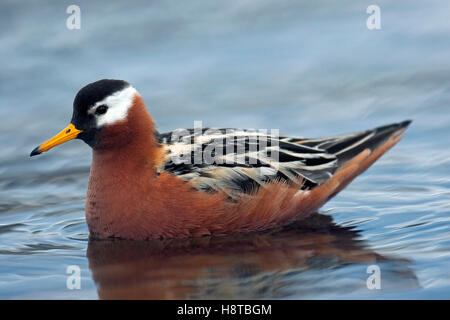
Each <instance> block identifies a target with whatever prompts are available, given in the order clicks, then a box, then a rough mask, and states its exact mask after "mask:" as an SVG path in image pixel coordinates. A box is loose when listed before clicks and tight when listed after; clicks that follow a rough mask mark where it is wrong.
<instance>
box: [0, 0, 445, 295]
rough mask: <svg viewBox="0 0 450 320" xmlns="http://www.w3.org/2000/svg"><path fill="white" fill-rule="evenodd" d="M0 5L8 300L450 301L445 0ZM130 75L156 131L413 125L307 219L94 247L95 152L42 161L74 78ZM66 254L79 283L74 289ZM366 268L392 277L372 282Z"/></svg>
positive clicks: (0, 286)
mask: <svg viewBox="0 0 450 320" xmlns="http://www.w3.org/2000/svg"><path fill="white" fill-rule="evenodd" d="M69 4H71V3H66V2H61V1H39V2H34V1H29V2H26V1H25V2H20V3H19V2H17V1H12V0H9V1H6V0H5V1H2V2H1V3H0V30H2V31H1V33H0V61H1V72H0V145H1V150H2V151H1V153H0V298H3V299H17V298H25V299H36V298H39V299H42V298H44V299H61V298H62V299H66V298H67V299H73V298H75V299H80V298H82V299H98V298H234V299H243V298H288V299H303V298H308V299H328V298H330V299H340V298H376V299H411V298H423V299H449V298H450V276H449V273H448V270H449V267H450V215H449V213H450V148H449V142H450V139H449V138H450V36H449V35H450V22H449V21H450V20H449V19H448V12H449V11H450V4H449V3H448V2H445V1H426V2H424V1H394V2H393V1H376V4H377V5H379V6H380V8H381V30H373V31H369V30H368V29H367V28H366V19H367V17H368V15H367V13H366V8H367V6H369V5H371V4H374V3H373V2H372V1H331V0H330V1H314V2H311V1H305V2H301V1H276V2H274V1H238V0H230V1H209V0H204V1H197V0H196V1H189V2H180V1H164V2H162V1H161V2H152V3H151V4H148V3H147V2H146V1H127V2H126V3H125V2H122V3H119V2H117V3H111V2H110V1H95V3H94V2H93V1H76V3H75V4H77V5H79V6H80V8H81V17H82V22H81V29H80V30H68V29H67V28H66V18H67V17H68V15H67V14H66V7H67V6H68V5H69ZM101 78H119V79H124V80H127V81H129V82H130V83H132V84H133V86H134V87H136V88H137V89H138V90H139V91H140V93H141V94H142V96H143V97H144V99H145V101H146V103H147V107H148V109H149V111H150V113H151V114H152V116H153V117H154V119H155V121H156V124H157V126H158V129H159V131H161V132H164V131H169V130H172V129H175V128H186V127H192V126H193V122H194V120H202V121H203V123H204V124H205V126H210V127H238V128H267V129H272V128H276V129H280V132H281V133H282V134H286V135H296V136H299V135H300V136H307V137H319V136H329V135H333V134H340V133H347V132H352V131H357V130H363V129H368V128H372V127H375V126H378V125H383V124H388V123H391V122H397V121H401V120H404V119H413V120H414V122H413V123H412V125H411V126H410V128H409V129H408V131H407V133H406V135H405V137H404V139H403V140H402V141H401V142H400V143H399V144H398V145H397V146H395V147H394V148H393V149H392V150H390V151H389V152H388V153H387V154H386V155H385V156H383V157H382V158H381V159H380V160H379V161H377V163H376V164H375V165H374V166H373V167H371V168H370V169H369V170H368V171H366V172H365V173H364V174H363V175H361V176H360V177H359V178H357V179H356V180H355V181H354V182H353V183H352V184H351V185H350V186H349V187H347V188H346V189H345V190H344V191H343V192H341V193H340V194H339V195H338V196H337V197H335V198H334V199H333V200H332V201H330V202H329V203H327V204H326V205H325V206H324V207H323V208H322V209H321V210H320V211H319V214H317V215H315V216H313V217H312V219H310V221H308V222H307V223H305V224H303V225H296V226H291V227H290V228H288V229H283V230H273V231H270V232H266V233H262V234H250V235H243V236H241V237H233V238H201V239H194V240H187V241H170V240H169V241H152V242H149V243H140V242H137V243H136V242H128V241H100V242H99V241H88V229H87V226H86V224H85V218H84V199H85V192H86V187H87V181H88V175H89V166H90V157H91V153H90V150H89V148H88V147H87V146H86V145H84V144H83V143H82V142H80V141H75V142H71V143H69V144H66V145H63V146H61V147H58V148H57V149H54V150H52V151H51V152H49V153H47V154H45V155H42V156H40V157H37V158H33V159H30V158H29V157H28V155H29V153H30V151H31V150H32V149H33V148H34V147H35V146H36V145H38V144H39V143H41V142H42V141H43V140H45V139H47V138H49V137H51V136H52V135H53V134H55V133H57V132H59V130H61V129H62V128H64V127H65V126H66V125H67V123H68V122H69V120H70V117H71V104H72V101H73V97H74V95H75V94H76V92H77V91H78V89H79V88H81V87H82V86H84V85H85V84H87V83H89V82H92V81H95V80H98V79H101ZM69 265H76V266H79V268H80V272H81V273H80V274H81V289H79V290H69V289H68V288H67V286H66V280H67V277H68V276H69V275H68V274H67V273H66V270H67V267H68V266H69ZM370 265H377V266H379V268H380V271H381V289H380V290H369V289H368V288H367V286H366V279H367V278H368V277H369V276H370V274H368V273H367V272H366V270H367V267H368V266H370Z"/></svg>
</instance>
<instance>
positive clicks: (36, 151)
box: [30, 147, 42, 157]
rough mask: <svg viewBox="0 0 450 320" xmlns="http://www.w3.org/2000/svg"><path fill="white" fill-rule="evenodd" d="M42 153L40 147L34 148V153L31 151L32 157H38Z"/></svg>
mask: <svg viewBox="0 0 450 320" xmlns="http://www.w3.org/2000/svg"><path fill="white" fill-rule="evenodd" d="M41 153H42V152H41V151H40V150H39V147H36V148H34V150H33V151H31V153H30V157H33V156H37V155H38V154H41Z"/></svg>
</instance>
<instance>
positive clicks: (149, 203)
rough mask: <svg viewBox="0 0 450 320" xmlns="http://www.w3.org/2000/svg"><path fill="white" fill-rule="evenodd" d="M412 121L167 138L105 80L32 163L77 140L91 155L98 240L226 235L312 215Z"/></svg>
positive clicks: (133, 93)
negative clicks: (350, 128) (299, 132)
mask: <svg viewBox="0 0 450 320" xmlns="http://www.w3.org/2000/svg"><path fill="white" fill-rule="evenodd" d="M410 122H411V121H409V120H408V121H404V122H401V123H396V124H391V125H387V126H382V127H378V128H375V129H372V130H366V131H362V132H357V133H352V134H345V135H339V136H334V137H326V138H319V139H309V138H300V137H289V136H279V135H276V134H272V133H264V132H263V133H261V132H255V131H252V130H239V129H207V128H201V129H196V128H194V129H185V130H183V129H180V130H175V131H173V132H169V133H163V134H161V133H159V132H158V131H157V130H156V128H155V124H154V122H153V119H152V118H151V116H150V114H149V113H148V111H147V108H146V106H145V104H144V101H143V99H142V97H141V95H140V94H139V93H138V92H137V90H136V89H135V88H133V87H132V86H131V85H130V84H129V83H127V82H125V81H123V80H112V79H103V80H99V81H96V82H93V83H90V84H88V85H86V86H85V87H83V88H82V89H81V90H80V91H79V92H78V93H77V95H76V96H75V99H74V102H73V115H72V120H71V122H70V124H69V125H68V126H67V128H65V129H64V130H62V131H61V132H60V133H58V134H57V135H56V136H54V137H53V138H51V139H50V140H48V141H46V142H44V143H42V144H41V145H39V146H38V147H36V148H35V149H34V150H33V151H32V152H31V154H30V156H34V155H38V154H40V153H43V152H45V151H48V150H50V149H51V148H53V147H55V146H57V145H60V144H62V143H64V142H67V141H69V140H72V139H81V140H83V141H84V142H86V143H87V144H88V145H89V146H90V147H91V148H92V150H93V153H92V154H93V156H92V166H91V170H90V177H89V184H88V190H87V197H86V222H87V225H88V228H89V231H90V237H91V238H94V239H95V238H98V239H104V238H123V239H135V240H146V239H153V238H187V237H199V236H205V235H213V236H222V235H230V234H236V233H243V232H252V231H260V230H265V229H269V228H273V227H277V226H282V225H286V224H289V223H291V222H293V221H298V220H302V219H304V218H306V217H308V216H309V215H310V214H311V213H314V212H315V211H316V210H317V209H319V208H320V207H321V206H322V205H323V204H324V203H325V202H327V201H328V200H329V199H330V198H332V197H333V196H334V195H336V194H337V193H338V192H339V191H341V190H342V189H343V188H344V187H345V186H346V185H348V184H349V183H350V182H351V181H352V180H353V179H354V178H355V177H356V176H358V175H359V174H361V173H362V172H363V171H364V170H366V169H367V168H368V167H369V166H370V165H371V164H372V163H373V162H374V161H375V160H377V159H378V158H379V157H380V156H381V155H382V154H384V153H385V152H386V151H387V150H389V149H390V148H391V147H392V146H394V145H395V144H396V143H397V142H398V141H399V140H400V139H401V137H402V133H403V132H404V130H405V129H406V127H407V126H408V125H409V123H410ZM205 155H206V156H205Z"/></svg>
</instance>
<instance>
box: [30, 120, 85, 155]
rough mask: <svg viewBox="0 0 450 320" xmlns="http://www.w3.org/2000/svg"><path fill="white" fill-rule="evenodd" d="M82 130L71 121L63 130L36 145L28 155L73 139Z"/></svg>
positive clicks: (39, 152)
mask: <svg viewBox="0 0 450 320" xmlns="http://www.w3.org/2000/svg"><path fill="white" fill-rule="evenodd" d="M81 132H83V130H78V129H77V128H75V126H74V125H73V124H72V123H71V124H69V125H68V126H67V127H66V128H65V129H64V130H62V131H61V132H60V133H58V134H57V135H56V136H54V137H53V138H51V139H50V140H47V141H45V142H44V143H42V144H41V145H39V146H37V147H36V148H35V149H34V150H33V151H32V152H31V153H30V157H32V156H35V155H38V154H41V153H42V152H45V151H48V150H50V149H51V148H53V147H56V146H58V145H60V144H63V143H64V142H67V141H70V140H72V139H75V138H76V137H77V136H78V135H79V134H80V133H81Z"/></svg>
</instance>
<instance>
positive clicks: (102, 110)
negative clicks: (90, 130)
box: [95, 104, 108, 115]
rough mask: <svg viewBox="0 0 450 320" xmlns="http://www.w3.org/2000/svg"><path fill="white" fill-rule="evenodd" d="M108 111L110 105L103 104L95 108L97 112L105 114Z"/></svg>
mask: <svg viewBox="0 0 450 320" xmlns="http://www.w3.org/2000/svg"><path fill="white" fill-rule="evenodd" d="M106 111H108V106H105V105H104V104H102V105H101V106H98V107H97V109H95V114H99V115H100V114H105V113H106Z"/></svg>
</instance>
